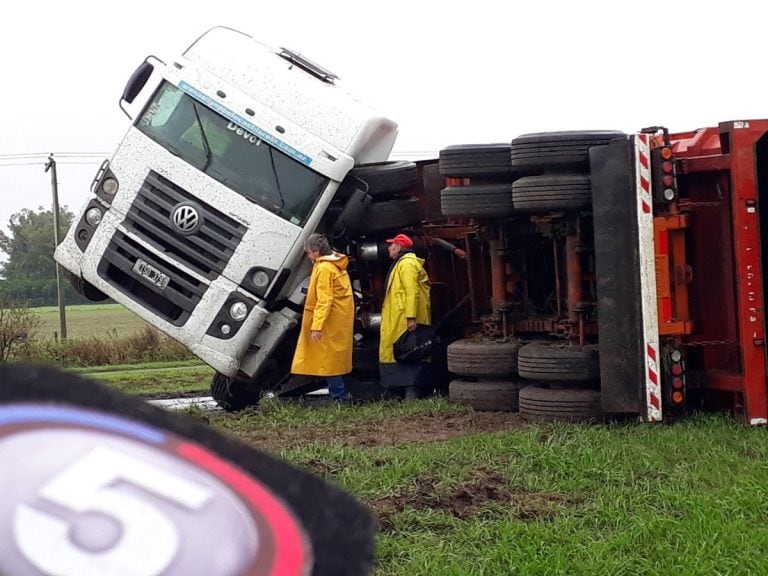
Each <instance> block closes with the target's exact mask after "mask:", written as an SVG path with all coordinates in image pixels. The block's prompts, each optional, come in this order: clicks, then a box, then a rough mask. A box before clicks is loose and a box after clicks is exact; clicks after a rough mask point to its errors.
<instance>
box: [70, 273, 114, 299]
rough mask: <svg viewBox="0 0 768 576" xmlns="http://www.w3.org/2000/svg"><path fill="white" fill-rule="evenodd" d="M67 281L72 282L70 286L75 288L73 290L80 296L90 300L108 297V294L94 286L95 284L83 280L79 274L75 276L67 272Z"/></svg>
mask: <svg viewBox="0 0 768 576" xmlns="http://www.w3.org/2000/svg"><path fill="white" fill-rule="evenodd" d="M69 283H70V284H72V288H74V289H75V292H77V293H78V294H80V296H84V297H85V298H87V299H88V300H90V301H91V302H102V301H104V300H106V299H107V298H109V296H107V295H106V294H104V292H102V291H101V290H99V289H98V288H96V286H94V285H93V284H91V283H90V282H88V281H87V280H83V279H82V278H81V277H80V276H76V275H75V274H72V273H70V274H69Z"/></svg>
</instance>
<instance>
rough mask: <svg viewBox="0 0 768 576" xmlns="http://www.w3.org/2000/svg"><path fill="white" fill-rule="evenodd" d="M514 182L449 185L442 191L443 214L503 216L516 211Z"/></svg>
mask: <svg viewBox="0 0 768 576" xmlns="http://www.w3.org/2000/svg"><path fill="white" fill-rule="evenodd" d="M512 198H513V192H512V184H483V185H474V186H448V187H447V188H443V189H442V191H441V192H440V209H441V211H442V213H443V216H448V217H455V218H503V217H505V216H511V215H512V214H513V213H514V208H513V205H512Z"/></svg>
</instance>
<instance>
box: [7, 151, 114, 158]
mask: <svg viewBox="0 0 768 576" xmlns="http://www.w3.org/2000/svg"><path fill="white" fill-rule="evenodd" d="M48 156H58V157H66V158H69V157H91V156H99V157H101V156H109V152H22V153H18V154H0V159H6V158H7V159H19V158H40V157H43V158H48Z"/></svg>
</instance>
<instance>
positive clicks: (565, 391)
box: [519, 385, 602, 422]
mask: <svg viewBox="0 0 768 576" xmlns="http://www.w3.org/2000/svg"><path fill="white" fill-rule="evenodd" d="M519 410H520V416H521V417H523V418H525V419H526V420H562V421H565V422H588V421H594V420H598V419H599V418H600V417H601V415H602V409H601V408H600V392H599V391H598V390H586V389H583V388H581V389H580V388H545V387H543V386H536V385H529V386H525V387H524V388H522V389H521V390H520V394H519Z"/></svg>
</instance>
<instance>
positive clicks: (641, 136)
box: [637, 134, 648, 144]
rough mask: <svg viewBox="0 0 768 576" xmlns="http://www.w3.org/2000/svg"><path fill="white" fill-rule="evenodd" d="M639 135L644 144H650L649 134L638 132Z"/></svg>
mask: <svg viewBox="0 0 768 576" xmlns="http://www.w3.org/2000/svg"><path fill="white" fill-rule="evenodd" d="M637 137H638V139H639V140H640V142H642V143H643V144H648V134H638V135H637Z"/></svg>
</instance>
